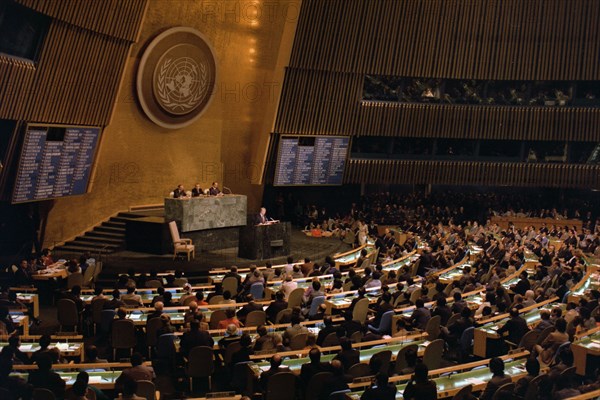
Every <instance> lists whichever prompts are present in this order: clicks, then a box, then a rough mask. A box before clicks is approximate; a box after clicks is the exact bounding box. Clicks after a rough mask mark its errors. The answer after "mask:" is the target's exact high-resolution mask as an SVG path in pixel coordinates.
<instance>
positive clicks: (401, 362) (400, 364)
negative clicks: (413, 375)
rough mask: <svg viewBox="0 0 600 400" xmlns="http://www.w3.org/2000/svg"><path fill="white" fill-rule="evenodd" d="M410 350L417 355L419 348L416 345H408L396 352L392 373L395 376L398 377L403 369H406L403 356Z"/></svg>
mask: <svg viewBox="0 0 600 400" xmlns="http://www.w3.org/2000/svg"><path fill="white" fill-rule="evenodd" d="M410 350H412V351H414V352H415V353H417V352H418V351H419V346H417V345H416V344H409V345H408V346H403V347H402V348H401V349H400V350H398V354H397V355H396V365H395V366H394V371H395V372H396V374H397V375H400V371H402V370H403V369H404V368H408V364H407V362H406V356H405V354H406V353H407V352H408V351H410Z"/></svg>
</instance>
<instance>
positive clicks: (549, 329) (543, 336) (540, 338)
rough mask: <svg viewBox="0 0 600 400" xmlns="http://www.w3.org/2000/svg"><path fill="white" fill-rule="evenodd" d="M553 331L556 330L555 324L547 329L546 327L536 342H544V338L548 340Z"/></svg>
mask: <svg viewBox="0 0 600 400" xmlns="http://www.w3.org/2000/svg"><path fill="white" fill-rule="evenodd" d="M552 332H554V327H553V326H549V327H547V328H546V329H544V330H543V331H542V332H540V334H539V336H538V337H537V340H536V341H535V344H539V345H541V344H542V343H543V342H544V340H546V338H547V337H548V335H549V334H551V333H552Z"/></svg>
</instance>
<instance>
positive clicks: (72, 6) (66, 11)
mask: <svg viewBox="0 0 600 400" xmlns="http://www.w3.org/2000/svg"><path fill="white" fill-rule="evenodd" d="M14 1H15V2H16V3H20V4H22V5H24V6H26V7H29V8H31V9H33V10H36V11H38V12H40V13H42V14H45V15H48V16H50V17H52V18H53V19H56V20H60V21H63V22H66V23H68V24H71V25H75V26H79V27H81V28H85V29H88V30H91V31H94V32H97V33H102V34H104V35H108V36H112V37H116V38H119V39H125V40H128V41H130V42H133V41H135V40H136V37H137V34H138V29H139V24H140V22H141V20H142V17H143V14H144V11H145V9H146V5H147V0H14Z"/></svg>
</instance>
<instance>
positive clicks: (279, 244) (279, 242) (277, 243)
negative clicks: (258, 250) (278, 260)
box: [271, 239, 283, 247]
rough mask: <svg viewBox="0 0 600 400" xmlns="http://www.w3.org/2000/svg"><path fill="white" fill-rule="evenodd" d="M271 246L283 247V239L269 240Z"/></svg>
mask: <svg viewBox="0 0 600 400" xmlns="http://www.w3.org/2000/svg"><path fill="white" fill-rule="evenodd" d="M271 247H283V239H279V240H271Z"/></svg>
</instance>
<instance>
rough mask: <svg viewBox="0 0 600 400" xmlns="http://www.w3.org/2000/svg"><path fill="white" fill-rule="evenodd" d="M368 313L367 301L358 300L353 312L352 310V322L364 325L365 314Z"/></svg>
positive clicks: (365, 299)
mask: <svg viewBox="0 0 600 400" xmlns="http://www.w3.org/2000/svg"><path fill="white" fill-rule="evenodd" d="M368 312H369V299H367V298H364V299H360V300H359V301H357V302H356V304H355V305H354V310H352V320H353V321H358V322H360V323H361V324H364V323H365V321H366V320H367V313H368Z"/></svg>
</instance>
